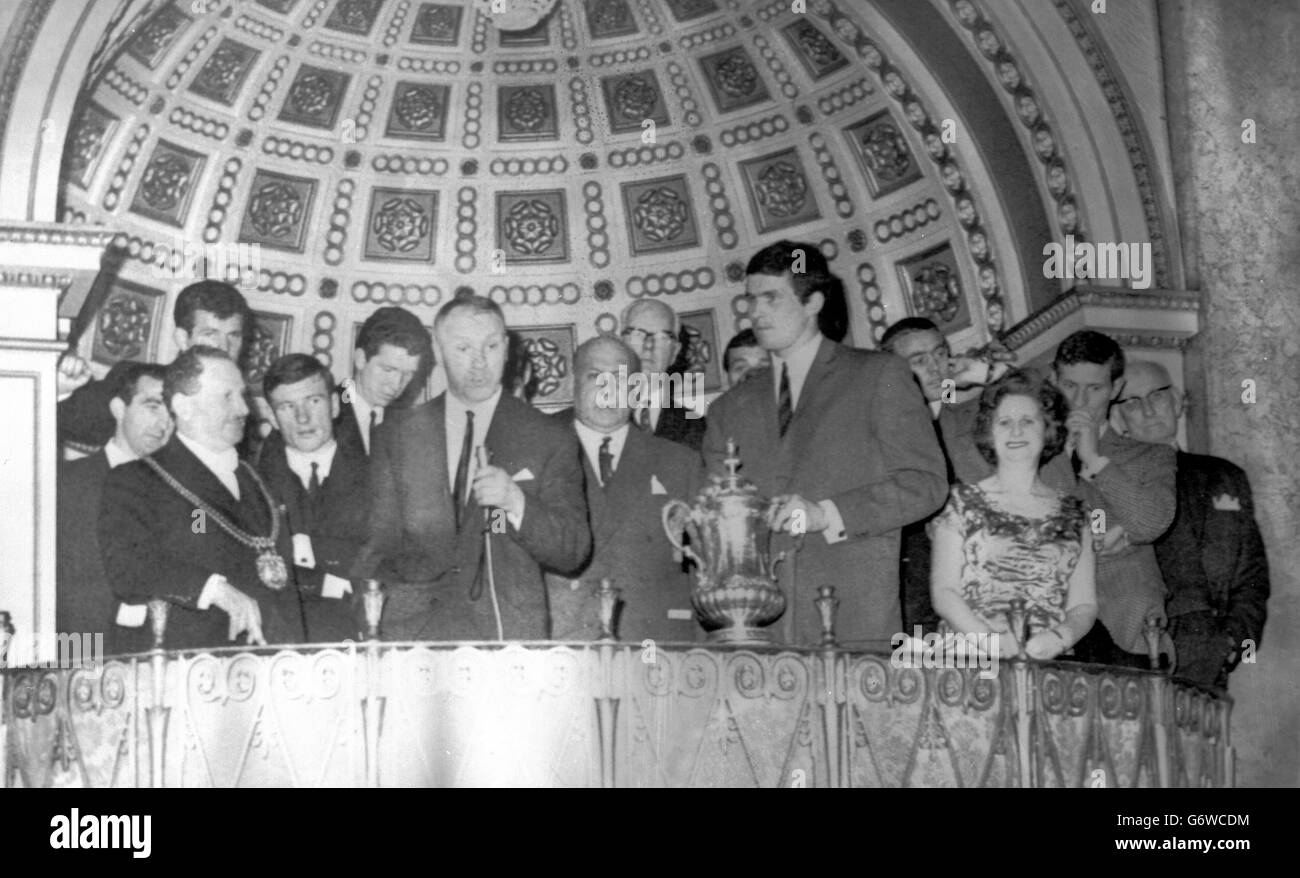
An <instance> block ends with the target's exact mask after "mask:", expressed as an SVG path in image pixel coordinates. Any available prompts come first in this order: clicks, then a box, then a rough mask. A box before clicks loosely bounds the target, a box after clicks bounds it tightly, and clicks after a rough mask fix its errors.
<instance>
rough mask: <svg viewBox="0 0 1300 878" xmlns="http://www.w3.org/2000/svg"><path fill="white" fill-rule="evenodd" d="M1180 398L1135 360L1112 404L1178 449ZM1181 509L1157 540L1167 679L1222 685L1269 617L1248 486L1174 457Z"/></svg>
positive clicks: (1163, 376)
mask: <svg viewBox="0 0 1300 878" xmlns="http://www.w3.org/2000/svg"><path fill="white" fill-rule="evenodd" d="M1183 399H1184V397H1183V394H1182V392H1181V391H1180V390H1179V388H1178V387H1177V385H1175V384H1174V381H1173V379H1172V378H1170V377H1169V372H1168V371H1166V370H1165V368H1164V367H1163V366H1161V365H1160V364H1158V363H1148V362H1142V361H1137V362H1132V363H1129V364H1128V365H1127V367H1126V368H1125V370H1124V388H1123V390H1122V391H1121V393H1120V396H1119V399H1118V400H1117V401H1116V410H1117V412H1118V415H1119V421H1120V422H1121V423H1122V424H1123V426H1124V428H1125V431H1126V432H1127V434H1128V436H1129V437H1130V438H1132V439H1137V440H1138V441H1140V442H1150V443H1152V444H1155V445H1164V446H1173V447H1175V449H1176V448H1177V436H1178V419H1179V418H1180V417H1181V416H1182V413H1183V408H1184V403H1183ZM1176 465H1177V467H1178V474H1177V478H1176V483H1177V492H1178V507H1177V508H1178V511H1177V513H1176V514H1175V516H1174V523H1173V524H1172V525H1171V526H1170V528H1169V530H1168V531H1166V532H1165V533H1164V535H1163V536H1161V537H1160V538H1159V539H1157V540H1156V541H1155V551H1156V560H1157V561H1158V562H1159V564H1160V572H1161V574H1162V575H1163V577H1164V581H1165V586H1166V589H1167V594H1168V599H1167V601H1166V603H1165V611H1166V613H1167V614H1168V616H1169V633H1170V636H1172V637H1173V640H1174V648H1175V651H1176V653H1177V667H1176V668H1175V669H1174V673H1176V674H1178V675H1179V676H1183V677H1189V678H1190V679H1193V680H1196V681H1197V682H1198V683H1204V684H1205V685H1207V686H1219V687H1221V688H1227V685H1228V674H1229V673H1231V672H1232V671H1233V670H1234V669H1235V668H1236V667H1237V665H1238V663H1239V662H1240V661H1241V659H1242V656H1243V654H1247V653H1248V652H1249V653H1253V652H1254V650H1255V649H1257V648H1258V647H1259V644H1260V640H1261V637H1262V636H1263V632H1264V620H1265V619H1266V618H1267V616H1268V595H1269V575H1268V558H1267V556H1266V555H1265V554H1264V541H1263V538H1262V537H1261V536H1260V532H1259V525H1258V524H1256V523H1255V513H1254V509H1255V507H1254V502H1253V500H1252V497H1251V491H1250V480H1249V479H1247V478H1246V473H1245V472H1243V471H1242V469H1241V468H1240V467H1238V466H1236V465H1234V464H1232V463H1230V462H1229V461H1226V460H1224V459H1223V458H1221V457H1211V456H1209V455H1206V454H1188V453H1187V452H1185V451H1182V450H1177V451H1176Z"/></svg>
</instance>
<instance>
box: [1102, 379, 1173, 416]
mask: <svg viewBox="0 0 1300 878" xmlns="http://www.w3.org/2000/svg"><path fill="white" fill-rule="evenodd" d="M1173 398H1174V386H1173V385H1172V384H1166V385H1165V386H1164V387H1157V388H1156V389H1155V390H1153V391H1151V392H1150V393H1148V394H1147V395H1146V396H1126V397H1124V398H1123V399H1121V400H1117V401H1116V402H1115V404H1116V405H1118V406H1119V407H1120V408H1121V409H1123V410H1124V411H1126V412H1134V413H1136V412H1140V411H1142V409H1143V408H1145V407H1146V406H1148V405H1149V406H1151V407H1152V408H1155V407H1156V406H1159V405H1164V404H1165V403H1167V402H1172V401H1173Z"/></svg>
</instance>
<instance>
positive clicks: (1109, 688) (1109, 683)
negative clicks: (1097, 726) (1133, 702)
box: [1098, 676, 1121, 719]
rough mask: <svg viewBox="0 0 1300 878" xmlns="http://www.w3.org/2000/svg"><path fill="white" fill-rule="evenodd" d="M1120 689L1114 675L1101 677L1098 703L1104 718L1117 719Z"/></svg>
mask: <svg viewBox="0 0 1300 878" xmlns="http://www.w3.org/2000/svg"><path fill="white" fill-rule="evenodd" d="M1120 698H1121V696H1120V690H1119V683H1118V681H1116V679H1115V678H1114V677H1111V676H1103V677H1102V678H1101V689H1100V692H1099V697H1098V703H1099V704H1100V706H1101V715H1102V716H1104V717H1106V719H1118V718H1119V712H1120Z"/></svg>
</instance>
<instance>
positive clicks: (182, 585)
mask: <svg viewBox="0 0 1300 878" xmlns="http://www.w3.org/2000/svg"><path fill="white" fill-rule="evenodd" d="M154 480H155V477H154V476H153V474H152V473H151V472H149V471H148V470H146V469H144V464H142V463H139V464H136V463H130V464H123V465H122V466H119V467H116V468H114V469H112V470H110V471H109V473H108V478H107V480H106V481H105V483H104V496H103V498H102V499H101V501H100V504H99V546H100V551H101V553H102V554H103V560H104V574H105V576H107V578H108V583H109V585H110V586H111V587H112V589H113V593H114V594H116V595H117V596H118V598H120V599H121V600H124V601H127V602H129V603H134V602H139V601H140V600H141V599H142V598H151V597H161V598H166V599H167V600H169V601H171V602H173V603H176V604H180V605H182V606H185V607H189V608H190V609H195V605H196V604H197V603H198V599H199V596H200V595H201V594H202V592H203V586H204V584H205V583H206V582H207V581H208V577H209V576H211V575H212V574H213V573H214V572H219V571H213V570H209V569H208V568H206V567H203V566H200V565H198V564H195V563H193V561H192V560H191V559H190V558H189V557H187V555H185V554H184V553H183V552H180V551H176V550H175V549H174V548H172V547H171V544H170V543H169V541H168V540H165V539H162V538H161V537H162V535H161V534H159V533H158V528H157V527H156V526H155V524H154V523H153V522H154V521H155V518H156V515H157V511H156V508H155V507H156V506H157V494H156V492H155V491H154V490H151V488H152V485H151V483H152V482H153V481H154ZM178 526H181V527H188V526H189V523H188V522H183V523H179V524H178Z"/></svg>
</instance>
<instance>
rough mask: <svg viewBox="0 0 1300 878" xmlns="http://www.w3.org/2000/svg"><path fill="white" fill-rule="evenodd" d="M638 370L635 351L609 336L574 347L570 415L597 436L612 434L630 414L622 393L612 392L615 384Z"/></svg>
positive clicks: (638, 362) (638, 361)
mask: <svg viewBox="0 0 1300 878" xmlns="http://www.w3.org/2000/svg"><path fill="white" fill-rule="evenodd" d="M639 371H641V360H640V358H639V357H638V356H637V355H636V351H634V350H632V349H631V348H630V347H628V346H627V345H625V344H624V343H623V342H621V341H619V340H618V339H617V338H615V337H614V336H612V335H598V336H596V337H595V338H589V339H587V340H586V341H584V342H583V343H582V344H581V345H579V346H578V350H577V351H575V352H574V354H573V380H574V388H573V389H574V406H573V408H574V416H575V417H576V418H577V419H578V420H579V421H580V422H581V423H583V424H585V425H586V426H588V427H590V428H591V429H593V430H596V431H597V432H600V433H612V432H614V431H615V430H617V429H618V428H619V427H621V426H623V425H624V424H626V423H627V420H628V418H629V417H631V414H632V411H631V409H630V408H628V407H627V406H621V407H620V406H618V405H617V404H616V403H618V402H626V399H627V395H626V393H624V394H622V395H619V394H617V393H616V391H617V388H618V385H619V383H621V382H626V381H627V377H628V376H629V375H632V374H635V373H637V372H639Z"/></svg>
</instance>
